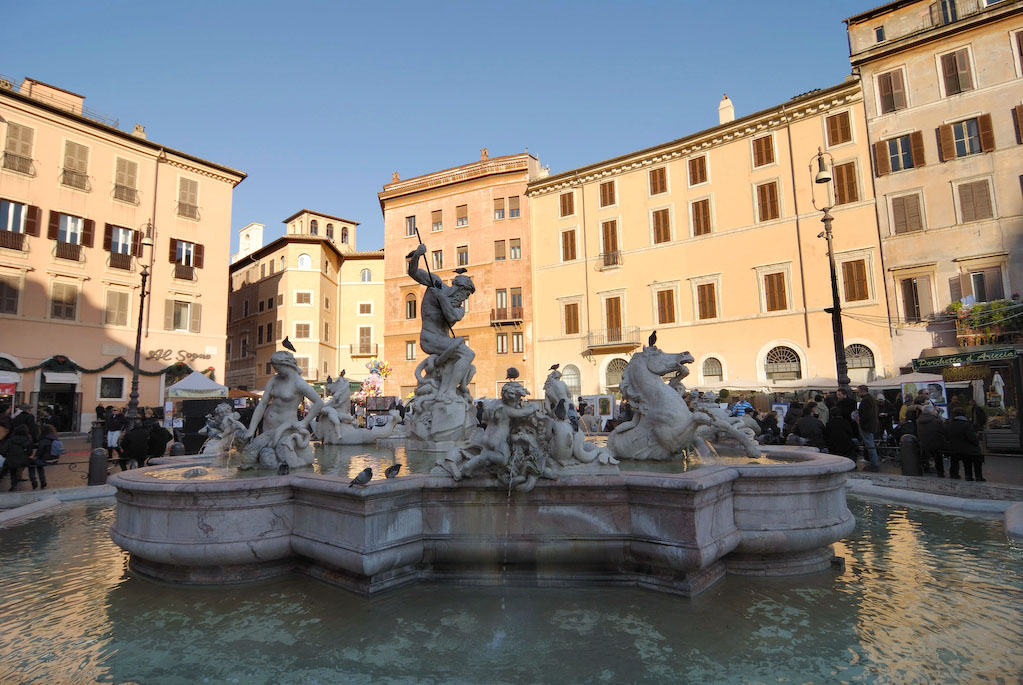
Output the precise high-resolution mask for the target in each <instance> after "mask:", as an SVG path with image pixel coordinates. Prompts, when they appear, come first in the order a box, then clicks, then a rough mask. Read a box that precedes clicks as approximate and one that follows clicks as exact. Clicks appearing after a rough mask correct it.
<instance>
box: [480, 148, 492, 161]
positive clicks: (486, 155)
mask: <svg viewBox="0 0 1023 685" xmlns="http://www.w3.org/2000/svg"><path fill="white" fill-rule="evenodd" d="M488 159H490V154H489V153H488V152H487V148H481V149H480V161H481V162H485V161H487V160H488Z"/></svg>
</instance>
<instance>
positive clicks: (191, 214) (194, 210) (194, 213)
mask: <svg viewBox="0 0 1023 685" xmlns="http://www.w3.org/2000/svg"><path fill="white" fill-rule="evenodd" d="M178 216H182V217H185V218H186V219H195V220H196V221H198V220H199V206H198V205H189V204H185V203H184V202H179V203H178Z"/></svg>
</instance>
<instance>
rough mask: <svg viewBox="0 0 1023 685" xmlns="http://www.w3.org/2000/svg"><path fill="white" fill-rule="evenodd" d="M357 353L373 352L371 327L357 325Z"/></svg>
mask: <svg viewBox="0 0 1023 685" xmlns="http://www.w3.org/2000/svg"><path fill="white" fill-rule="evenodd" d="M359 353H360V354H372V353H373V327H372V326H359Z"/></svg>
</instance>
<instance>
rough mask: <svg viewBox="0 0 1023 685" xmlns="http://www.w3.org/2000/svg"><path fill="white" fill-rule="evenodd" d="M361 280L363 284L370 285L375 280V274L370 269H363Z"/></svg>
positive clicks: (360, 273)
mask: <svg viewBox="0 0 1023 685" xmlns="http://www.w3.org/2000/svg"><path fill="white" fill-rule="evenodd" d="M359 280H360V281H362V282H363V283H369V282H370V281H372V280H373V272H372V271H370V270H369V269H363V270H362V271H360V272H359Z"/></svg>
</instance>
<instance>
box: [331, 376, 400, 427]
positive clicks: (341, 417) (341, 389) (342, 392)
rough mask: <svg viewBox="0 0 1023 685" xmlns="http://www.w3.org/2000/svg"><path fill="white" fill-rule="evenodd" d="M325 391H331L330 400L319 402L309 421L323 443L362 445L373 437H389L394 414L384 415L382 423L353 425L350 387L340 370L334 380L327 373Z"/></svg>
mask: <svg viewBox="0 0 1023 685" xmlns="http://www.w3.org/2000/svg"><path fill="white" fill-rule="evenodd" d="M325 387H326V389H327V392H328V393H330V394H331V397H330V400H329V401H328V402H327V403H326V404H324V405H323V408H322V409H320V413H319V414H318V415H317V417H316V419H315V420H314V421H313V423H312V431H313V434H314V435H315V436H316V437H317V438H318V439H319V440H320V441H321V442H322V443H323V444H324V445H365V444H368V443H373V442H376V440H377V438H389V437H392V435H393V433H394V428H395V426H396V425H397V419H396V418H395V416H394V415H396V414H397V412H393V414H391V415H389V416H388V417H387V423H386V424H385V425H383V426H378V427H375V428H374V427H373V426H370V425H369V422H367V425H366V427H365V428H359V427H358V426H356V425H355V419H354V418H353V417H352V414H351V411H350V407H351V403H352V390H351V386H349V385H348V379H347V378H345V372H344V371H342V372H341V375H340V376H338V377H337V380H331V378H330V377H329V376H328V377H327V383H326V386H325Z"/></svg>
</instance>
